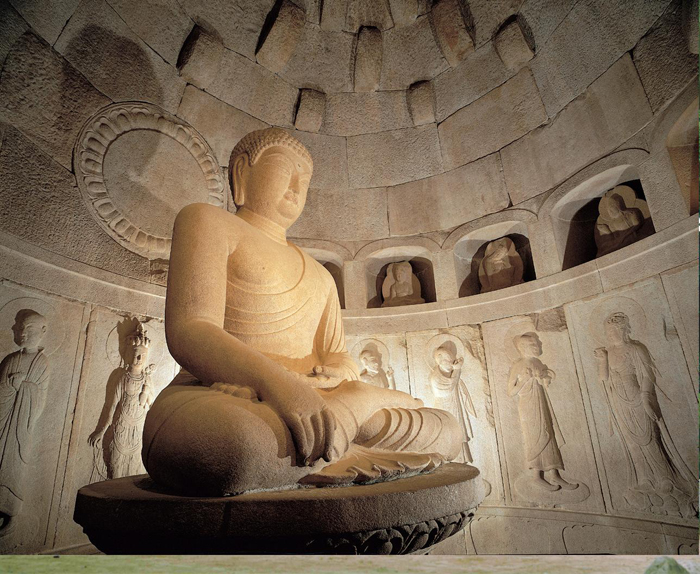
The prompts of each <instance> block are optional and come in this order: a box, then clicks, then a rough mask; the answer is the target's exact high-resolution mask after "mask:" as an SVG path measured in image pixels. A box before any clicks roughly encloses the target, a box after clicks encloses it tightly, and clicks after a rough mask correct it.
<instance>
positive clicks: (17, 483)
mask: <svg viewBox="0 0 700 574" xmlns="http://www.w3.org/2000/svg"><path fill="white" fill-rule="evenodd" d="M46 328H47V326H46V319H45V318H44V316H43V315H40V314H39V313H37V312H36V311H32V310H31V309H22V310H21V311H19V313H17V315H16V316H15V323H14V325H13V326H12V331H13V333H14V342H15V344H16V345H17V346H18V347H19V351H15V352H14V353H10V354H9V355H7V356H6V357H5V358H4V359H3V361H2V362H1V363H0V535H5V534H8V533H9V532H10V529H11V528H13V526H12V521H13V519H14V518H15V517H16V516H17V514H18V513H19V511H20V509H21V507H22V503H23V501H24V496H23V490H24V488H23V487H24V482H25V480H26V472H27V467H28V466H29V462H30V458H29V456H30V453H31V449H32V444H33V442H34V441H35V439H36V437H35V436H33V431H34V428H35V426H36V422H37V420H38V419H39V417H40V416H41V413H42V412H43V410H44V400H45V393H46V388H47V385H48V383H49V363H48V360H47V358H46V355H45V354H44V349H43V347H41V346H40V345H41V342H42V339H43V338H44V335H45V334H46Z"/></svg>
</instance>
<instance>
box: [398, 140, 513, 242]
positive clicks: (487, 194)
mask: <svg viewBox="0 0 700 574" xmlns="http://www.w3.org/2000/svg"><path fill="white" fill-rule="evenodd" d="M509 201H510V200H509V198H508V194H507V193H506V189H505V182H504V181H503V176H502V173H501V159H500V157H499V155H498V154H491V155H489V156H487V157H485V158H482V159H480V160H477V161H475V162H472V163H469V164H467V165H464V166H462V167H458V168H457V169H454V170H452V171H448V172H445V173H441V174H438V175H434V176H432V177H427V178H425V179H420V180H417V181H412V182H409V183H404V184H401V185H397V186H394V187H391V188H389V228H390V230H391V234H392V235H412V234H414V233H427V232H430V231H438V230H441V229H449V228H451V227H455V226H456V225H460V224H462V223H465V222H467V221H472V220H474V219H478V218H479V217H483V216H484V215H488V214H489V213H494V212H496V211H499V210H501V209H505V208H506V207H508V203H509Z"/></svg>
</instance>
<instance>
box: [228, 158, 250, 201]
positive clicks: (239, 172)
mask: <svg viewBox="0 0 700 574" xmlns="http://www.w3.org/2000/svg"><path fill="white" fill-rule="evenodd" d="M247 163H248V154H241V155H239V156H238V157H237V158H236V159H235V161H234V162H233V169H232V171H231V175H232V177H231V183H232V184H233V190H232V191H233V203H235V204H236V206H237V207H239V208H240V207H242V206H243V204H244V203H245V189H244V187H245V186H244V181H245V177H244V176H245V169H246V167H247Z"/></svg>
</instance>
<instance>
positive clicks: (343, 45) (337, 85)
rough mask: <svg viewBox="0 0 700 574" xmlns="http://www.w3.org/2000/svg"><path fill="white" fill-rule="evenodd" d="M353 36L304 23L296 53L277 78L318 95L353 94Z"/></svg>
mask: <svg viewBox="0 0 700 574" xmlns="http://www.w3.org/2000/svg"><path fill="white" fill-rule="evenodd" d="M354 42H355V36H354V35H353V34H348V33H347V32H330V31H325V30H322V29H321V28H319V27H318V26H316V25H315V24H310V23H308V22H307V23H306V24H305V25H304V30H303V31H302V32H301V37H300V39H299V42H298V43H297V45H296V49H295V50H294V53H293V54H292V56H291V58H290V59H289V61H288V62H287V65H286V66H285V67H284V68H282V70H280V72H279V74H280V76H281V77H283V78H284V79H285V80H287V81H288V82H289V83H290V84H292V85H294V86H301V87H304V88H313V89H314V90H318V91H319V92H325V93H331V92H350V91H352V74H353V64H354V54H353V45H354Z"/></svg>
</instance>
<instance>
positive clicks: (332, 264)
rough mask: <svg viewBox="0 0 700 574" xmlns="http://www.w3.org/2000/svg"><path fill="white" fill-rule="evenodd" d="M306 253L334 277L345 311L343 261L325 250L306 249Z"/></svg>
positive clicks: (341, 304)
mask: <svg viewBox="0 0 700 574" xmlns="http://www.w3.org/2000/svg"><path fill="white" fill-rule="evenodd" d="M304 251H306V252H307V253H308V254H309V255H311V257H313V258H314V259H315V260H316V261H318V262H319V263H320V264H321V265H323V266H324V267H325V268H326V269H327V270H328V272H329V273H330V274H331V277H333V281H335V287H336V289H337V290H338V299H339V301H340V308H341V309H345V281H344V280H343V260H342V259H341V258H340V257H338V255H337V254H335V253H333V252H331V251H326V250H325V249H315V248H309V247H305V248H304Z"/></svg>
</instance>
